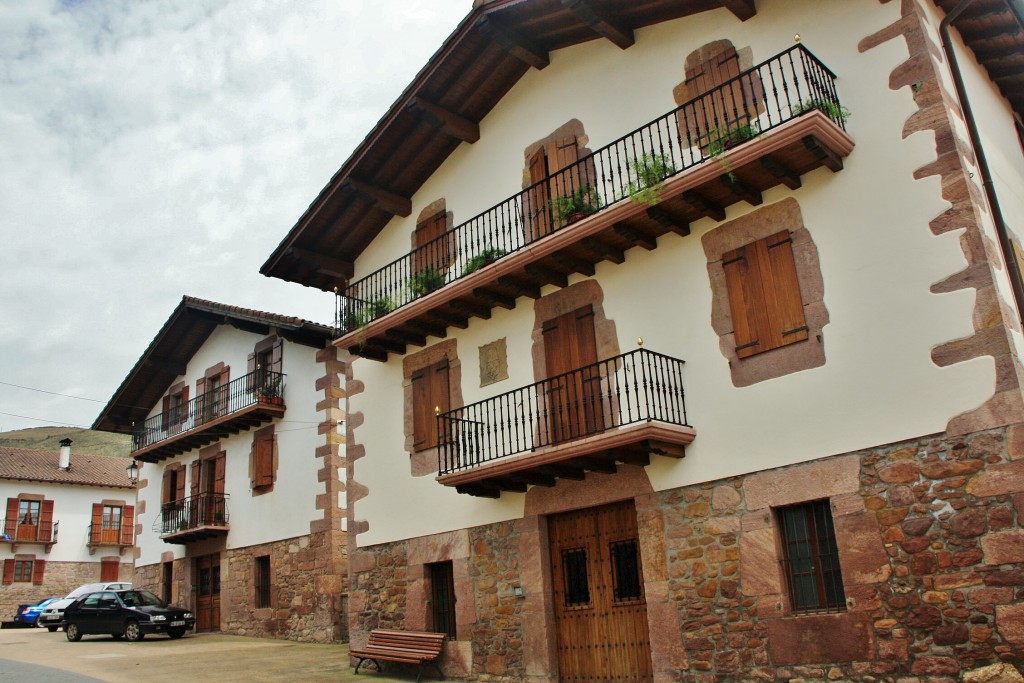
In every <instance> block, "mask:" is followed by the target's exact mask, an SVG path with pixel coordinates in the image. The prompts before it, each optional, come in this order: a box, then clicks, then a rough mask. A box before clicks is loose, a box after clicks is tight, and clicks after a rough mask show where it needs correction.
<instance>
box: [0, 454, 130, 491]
mask: <svg viewBox="0 0 1024 683" xmlns="http://www.w3.org/2000/svg"><path fill="white" fill-rule="evenodd" d="M59 462H60V454H59V453H58V452H57V451H34V450H28V449H26V448H8V447H6V446H0V479H20V480H22V481H40V482H48V483H54V484H77V485H80V486H112V487H117V488H126V489H127V488H134V484H132V483H131V481H129V479H128V472H127V468H128V464H129V463H130V462H131V461H130V460H129V459H127V458H112V457H110V456H106V455H86V454H84V453H75V452H74V451H72V452H71V468H70V469H69V470H68V471H64V470H62V469H60V467H58V466H57V465H58V463H59Z"/></svg>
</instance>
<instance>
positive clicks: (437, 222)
mask: <svg viewBox="0 0 1024 683" xmlns="http://www.w3.org/2000/svg"><path fill="white" fill-rule="evenodd" d="M446 235H448V213H447V212H446V211H445V210H444V208H442V209H441V210H440V211H438V212H437V213H435V214H432V215H430V216H427V217H426V218H424V219H423V220H421V221H420V222H419V223H417V224H416V251H415V252H414V255H413V258H414V259H415V262H414V265H413V272H414V273H415V275H414V280H413V285H414V286H415V287H416V294H420V295H422V294H426V293H428V292H429V291H431V290H433V289H437V287H440V286H441V285H442V284H444V280H443V277H444V274H445V273H446V272H448V267H449V266H450V265H451V262H452V252H453V251H454V249H453V246H454V245H453V244H452V237H453V235H448V236H447V237H446V238H445V239H441V238H443V237H445V236H446Z"/></svg>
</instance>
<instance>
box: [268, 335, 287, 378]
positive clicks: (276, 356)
mask: <svg viewBox="0 0 1024 683" xmlns="http://www.w3.org/2000/svg"><path fill="white" fill-rule="evenodd" d="M283 368H284V339H280V338H278V339H275V340H274V348H273V349H271V350H270V369H271V371H272V372H284V370H283Z"/></svg>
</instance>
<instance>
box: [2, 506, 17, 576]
mask: <svg viewBox="0 0 1024 683" xmlns="http://www.w3.org/2000/svg"><path fill="white" fill-rule="evenodd" d="M15 514H17V512H15ZM11 583H14V560H13V559H7V560H4V585H5V586H6V585H8V584H11Z"/></svg>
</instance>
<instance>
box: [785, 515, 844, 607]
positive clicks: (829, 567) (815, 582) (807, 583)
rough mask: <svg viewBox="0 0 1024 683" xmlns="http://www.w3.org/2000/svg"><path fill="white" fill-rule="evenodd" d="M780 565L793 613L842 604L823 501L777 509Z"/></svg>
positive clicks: (836, 553)
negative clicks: (780, 543) (779, 530)
mask: <svg viewBox="0 0 1024 683" xmlns="http://www.w3.org/2000/svg"><path fill="white" fill-rule="evenodd" d="M778 520H779V526H780V528H781V530H782V565H783V573H784V575H785V577H786V584H787V586H788V589H789V599H790V606H791V607H792V609H793V611H794V612H823V611H841V610H844V609H845V607H846V601H845V593H844V591H843V576H842V573H841V571H840V568H839V548H838V546H837V545H836V532H835V527H834V526H833V524H832V511H831V509H830V508H829V502H828V501H827V500H819V501H815V502H813V503H803V504H800V505H792V506H789V507H784V508H779V510H778Z"/></svg>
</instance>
